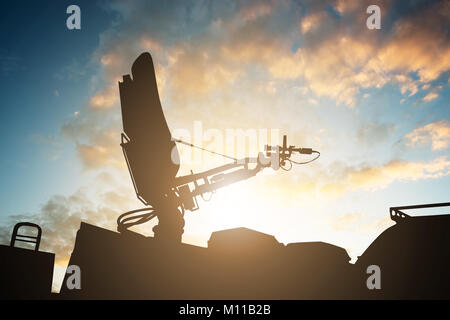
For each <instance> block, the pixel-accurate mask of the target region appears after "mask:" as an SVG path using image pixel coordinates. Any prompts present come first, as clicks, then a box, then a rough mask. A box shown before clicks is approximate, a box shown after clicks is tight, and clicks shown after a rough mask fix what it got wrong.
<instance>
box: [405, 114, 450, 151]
mask: <svg viewBox="0 0 450 320" xmlns="http://www.w3.org/2000/svg"><path fill="white" fill-rule="evenodd" d="M405 139H406V140H407V141H408V145H409V146H416V145H426V144H430V143H431V149H432V150H435V151H437V150H443V149H446V148H448V146H449V145H450V123H449V122H448V121H446V120H440V121H436V122H432V123H429V124H427V125H425V126H423V127H421V128H417V129H414V130H413V131H412V132H410V133H408V134H407V135H406V136H405Z"/></svg>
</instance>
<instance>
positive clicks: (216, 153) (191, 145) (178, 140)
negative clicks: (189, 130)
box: [172, 138, 238, 161]
mask: <svg viewBox="0 0 450 320" xmlns="http://www.w3.org/2000/svg"><path fill="white" fill-rule="evenodd" d="M172 140H173V141H175V142H178V143H181V144H185V145H187V146H189V147H192V148H197V149H200V150H203V151H206V152H209V153H212V154H215V155H218V156H222V157H224V158H227V159H231V160H234V161H238V159H236V158H233V157H230V156H227V155H226V154H222V153H219V152H215V151H211V150H208V149H205V148H202V147H198V146H196V145H193V144H192V143H189V142H184V141H183V140H180V139H175V138H172Z"/></svg>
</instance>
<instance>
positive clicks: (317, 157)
mask: <svg viewBox="0 0 450 320" xmlns="http://www.w3.org/2000/svg"><path fill="white" fill-rule="evenodd" d="M312 153H317V156H316V157H315V158H314V159H311V160H308V161H305V162H296V161H294V160H291V159H289V161H291V162H292V163H295V164H307V163H311V162H313V161H316V160H317V159H319V157H320V152H319V151H316V150H313V151H312Z"/></svg>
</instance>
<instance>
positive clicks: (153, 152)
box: [119, 52, 179, 204]
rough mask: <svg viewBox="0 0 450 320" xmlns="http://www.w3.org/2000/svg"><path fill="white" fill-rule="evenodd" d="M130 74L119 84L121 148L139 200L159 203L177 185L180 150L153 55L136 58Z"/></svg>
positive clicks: (144, 54)
mask: <svg viewBox="0 0 450 320" xmlns="http://www.w3.org/2000/svg"><path fill="white" fill-rule="evenodd" d="M131 73H132V77H131V76H130V75H125V76H123V81H122V82H119V91H120V101H121V106H122V121H123V130H124V134H122V143H121V145H122V148H123V151H124V154H125V158H126V160H127V164H128V168H129V171H130V174H131V178H132V180H133V184H134V187H135V189H136V194H137V196H138V198H139V199H140V200H141V201H142V202H143V203H144V204H149V203H158V202H159V201H160V197H161V196H164V194H167V192H168V191H169V190H170V188H171V186H173V184H174V178H175V176H176V174H177V172H178V169H179V156H178V150H177V148H176V144H175V142H174V141H172V139H171V138H172V137H171V133H170V130H169V127H168V126H167V122H166V119H165V117H164V113H163V110H162V107H161V102H160V100H159V94H158V87H157V84H156V76H155V68H154V65H153V60H152V57H151V55H150V53H148V52H144V53H142V54H141V55H140V56H139V57H138V58H137V59H136V61H135V62H134V63H133V66H132V68H131Z"/></svg>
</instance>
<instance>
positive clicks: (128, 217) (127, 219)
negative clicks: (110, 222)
mask: <svg viewBox="0 0 450 320" xmlns="http://www.w3.org/2000/svg"><path fill="white" fill-rule="evenodd" d="M144 211H149V212H147V213H143V214H139V215H134V216H133V214H135V213H138V212H144ZM154 217H156V211H155V209H154V208H153V207H150V208H141V209H136V210H131V211H128V212H125V213H122V214H121V215H120V216H119V217H118V218H117V231H119V232H122V231H124V230H127V229H128V228H130V227H132V226H135V225H138V224H142V223H145V222H147V221H150V220H151V219H153V218H154ZM134 220H136V221H134Z"/></svg>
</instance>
